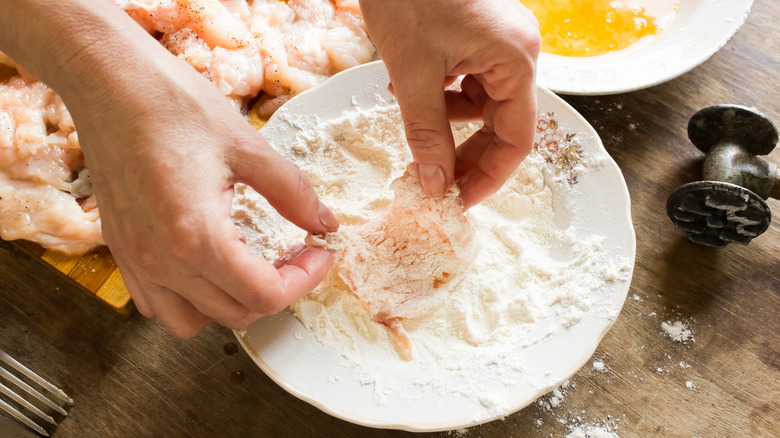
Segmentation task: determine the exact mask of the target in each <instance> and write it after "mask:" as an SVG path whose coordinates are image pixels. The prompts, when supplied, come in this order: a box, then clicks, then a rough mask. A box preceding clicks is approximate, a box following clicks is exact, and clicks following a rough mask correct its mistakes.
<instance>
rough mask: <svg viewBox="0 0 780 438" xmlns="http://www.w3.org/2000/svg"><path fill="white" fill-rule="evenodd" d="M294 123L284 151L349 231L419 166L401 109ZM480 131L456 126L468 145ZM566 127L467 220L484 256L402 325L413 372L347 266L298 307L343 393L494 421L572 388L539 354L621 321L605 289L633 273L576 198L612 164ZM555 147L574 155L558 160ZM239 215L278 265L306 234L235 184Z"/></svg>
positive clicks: (545, 129) (549, 129) (544, 135)
mask: <svg viewBox="0 0 780 438" xmlns="http://www.w3.org/2000/svg"><path fill="white" fill-rule="evenodd" d="M284 120H285V119H282V121H284ZM287 123H288V124H289V125H290V126H289V129H290V130H293V129H295V130H296V131H297V132H298V133H297V137H296V139H295V141H293V142H291V143H289V144H286V145H284V148H282V150H280V152H281V153H282V154H283V155H284V156H285V157H286V158H288V159H289V160H291V161H292V162H293V163H294V164H295V165H297V166H298V167H299V168H300V169H301V170H302V171H303V172H304V173H305V174H306V175H307V176H308V177H309V179H310V180H311V182H312V184H313V186H314V188H315V190H316V191H317V193H318V195H319V196H320V199H321V200H322V201H323V202H324V203H325V204H326V205H328V206H329V207H330V208H331V209H332V210H333V212H334V213H335V214H336V215H337V217H338V218H339V221H340V223H341V225H342V226H356V225H362V224H365V223H367V222H369V221H370V220H371V219H373V218H375V217H377V216H379V215H380V214H381V212H383V211H384V210H385V209H387V208H388V206H389V205H390V203H391V201H392V199H393V192H392V190H391V189H390V183H391V182H392V181H393V180H395V179H396V178H398V177H399V176H401V175H402V174H403V173H404V171H405V169H406V168H407V165H408V164H409V163H410V162H411V161H412V158H411V154H410V152H409V150H408V146H407V144H406V141H405V137H404V132H403V124H402V121H401V118H400V113H399V111H398V108H397V106H396V105H393V104H387V105H379V106H377V107H375V108H374V109H373V110H371V111H364V112H357V111H354V112H347V113H345V114H344V115H343V116H342V117H341V118H339V119H336V120H334V121H331V122H327V123H324V122H323V123H321V122H320V121H319V120H318V119H317V118H316V117H311V118H309V119H306V120H303V121H301V120H296V121H294V122H293V121H290V120H287ZM477 128H478V126H477V125H475V124H468V125H460V126H458V127H457V128H454V129H453V131H454V135H455V141H456V143H460V142H461V141H462V140H463V139H465V138H467V137H468V135H470V133H472V132H474V131H475V130H476V129H477ZM558 129H559V127H558V125H557V122H556V121H555V120H554V115H552V114H548V115H545V116H543V117H542V118H541V119H540V128H539V129H538V130H537V131H538V133H537V145H538V144H542V143H543V144H544V145H545V146H544V148H545V149H544V150H543V151H539V149H540V148H539V147H538V146H537V148H536V149H535V151H534V152H532V153H531V155H530V156H529V157H528V158H526V160H525V161H524V162H523V164H522V165H521V166H520V168H519V169H518V170H517V171H516V173H515V174H514V176H513V177H512V178H511V179H510V181H509V182H508V183H507V184H505V186H504V187H503V188H502V189H501V190H500V191H499V192H498V193H496V194H494V195H493V196H491V197H490V198H488V199H487V200H485V201H484V202H483V203H481V204H480V205H477V206H475V207H473V208H471V209H470V210H469V211H468V212H467V213H466V217H467V219H468V221H469V222H470V223H471V225H472V226H473V228H474V230H475V233H476V240H477V241H478V244H479V245H480V247H481V249H480V251H479V254H478V256H477V258H476V261H475V262H474V264H473V266H472V267H471V268H470V270H469V271H468V272H467V273H466V275H465V278H464V279H463V281H462V282H461V283H460V285H459V286H458V287H457V288H455V290H453V291H452V292H451V293H450V294H449V296H448V297H447V299H446V300H445V302H444V303H443V304H442V305H441V306H440V307H439V308H437V309H435V310H433V311H432V312H430V313H429V314H427V315H423V316H420V317H415V318H409V319H404V320H403V325H404V328H405V330H406V331H407V333H408V336H409V338H410V340H411V348H412V350H411V351H412V360H411V361H404V360H402V359H401V358H400V357H399V355H398V354H397V352H396V351H395V349H394V347H393V343H392V341H391V339H389V336H388V331H387V330H386V327H385V326H383V325H381V324H379V323H377V322H376V321H375V320H374V319H372V318H371V316H370V315H369V313H368V312H367V311H366V309H365V307H364V305H363V303H361V302H360V301H359V300H358V299H357V298H356V296H355V295H354V294H352V293H350V291H349V289H348V287H347V286H346V284H345V283H344V281H342V280H341V279H340V278H339V277H338V275H335V274H334V271H335V269H331V272H330V273H329V274H328V276H327V277H326V278H325V279H324V280H323V281H322V283H321V284H320V285H319V286H318V287H317V288H316V290H315V291H314V292H313V293H311V294H309V295H308V296H306V297H304V298H303V299H301V300H299V301H298V302H297V303H295V304H294V305H293V306H291V307H292V310H293V312H294V313H295V315H296V316H297V317H298V319H300V321H301V322H302V323H303V325H304V326H305V327H306V328H307V329H308V330H310V331H311V332H312V333H313V334H314V335H315V337H316V339H317V340H318V341H319V342H321V343H322V344H324V345H326V346H328V347H331V348H333V349H334V350H336V351H337V352H338V353H339V354H340V355H341V358H342V363H341V365H342V367H343V372H340V371H338V370H336V371H334V373H333V376H332V378H330V379H329V380H330V381H331V383H333V384H334V385H344V384H347V382H348V380H349V379H348V376H355V375H357V376H358V379H359V384H360V385H363V386H366V385H371V386H373V388H374V395H375V396H374V401H375V403H377V404H378V405H385V404H389V403H395V402H397V401H398V400H401V399H403V398H404V397H420V396H421V395H420V394H423V393H431V392H435V393H439V394H441V395H442V396H445V397H448V398H451V397H452V396H453V395H456V396H462V397H466V398H467V399H469V400H471V401H473V402H474V403H475V404H477V405H480V406H482V407H483V408H484V410H485V411H487V412H490V413H491V414H493V415H495V414H501V413H507V412H508V410H509V409H511V408H512V407H513V406H512V405H511V402H510V401H507V400H506V398H505V397H506V395H507V391H506V390H505V388H507V387H518V388H520V387H523V388H525V389H527V387H528V386H531V387H532V388H534V391H537V393H542V392H546V391H549V389H550V388H552V387H554V386H555V385H557V384H559V383H560V382H559V381H555V380H554V379H555V377H554V376H552V375H551V373H550V372H549V370H546V369H541V370H540V369H534V368H533V364H532V363H530V362H531V361H532V360H531V359H529V357H528V356H527V355H528V352H529V351H531V350H533V349H534V348H535V347H536V346H538V345H539V344H540V342H541V341H543V340H544V339H545V338H547V337H549V336H551V335H552V334H554V333H558V332H561V331H566V330H567V329H568V328H570V327H572V326H574V325H576V324H578V323H579V322H580V321H581V320H582V319H583V317H584V316H586V315H587V316H588V317H590V318H594V317H597V318H605V319H609V320H614V319H615V318H616V317H617V313H618V312H619V310H620V309H619V307H618V308H615V306H611V305H605V303H611V302H614V301H615V298H614V295H613V296H610V295H609V293H607V292H605V291H606V290H607V289H608V286H609V285H610V284H613V283H616V282H627V281H628V280H629V279H630V276H631V270H632V265H631V263H630V261H629V260H625V259H618V258H616V257H614V256H610V254H609V253H608V251H606V250H605V249H604V241H605V237H604V236H602V235H597V234H587V233H583V232H580V231H579V230H578V229H576V227H574V226H572V225H571V214H572V213H571V212H570V211H569V210H568V205H567V204H566V199H567V197H573V196H576V195H577V193H578V192H577V190H578V188H577V185H576V173H577V172H587V171H589V170H591V169H597V168H599V167H600V166H602V165H604V159H595V158H593V157H590V156H587V155H583V154H580V153H579V152H578V150H577V144H576V141H575V139H574V136H568V137H555V135H558V136H560V133H558V132H557V130H558ZM553 141H561V142H563V143H561V145H562V147H563V148H564V149H565V150H562V151H554V150H552V149H551V148H552V146H551V145H552V142H553ZM553 160H557V161H553ZM564 168H565V172H562V171H561V169H564ZM553 187H555V189H553ZM233 217H234V221H235V223H236V224H237V226H238V227H239V229H240V231H241V232H242V233H243V234H244V235H245V236H246V237H247V245H248V246H249V247H250V249H251V250H252V251H253V252H254V253H256V254H259V255H262V256H263V257H265V258H266V259H268V260H273V259H276V258H278V257H280V256H281V255H282V254H283V253H284V251H285V250H286V249H287V248H289V247H291V246H293V245H295V244H298V243H301V242H303V241H304V238H305V236H306V233H305V232H304V231H302V230H300V229H298V228H296V227H295V226H293V225H292V224H290V223H289V222H287V221H286V220H284V219H283V218H282V217H281V216H280V215H279V214H278V213H276V211H275V210H273V209H272V208H271V207H270V205H269V204H268V203H267V202H266V201H265V199H263V198H262V197H261V196H260V195H258V194H257V193H255V192H254V191H253V190H251V189H250V188H248V187H246V186H242V185H239V186H237V187H236V196H235V198H234V205H233ZM613 290H614V288H613ZM611 293H614V292H611ZM599 309H600V310H599ZM596 310H598V311H596ZM594 313H595V314H596V315H595V316H594ZM594 342H595V340H594ZM537 368H538V367H537ZM572 371H573V370H572ZM394 373H396V374H398V373H400V374H401V375H411V376H414V381H413V386H414V387H415V388H414V391H409V388H407V387H400V386H399V385H397V384H396V382H397V380H394V379H393V378H391V377H390V376H395V375H396V374H394ZM337 375H339V376H340V377H339V376H337ZM415 394H416V395H415Z"/></svg>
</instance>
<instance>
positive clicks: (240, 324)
mask: <svg viewBox="0 0 780 438" xmlns="http://www.w3.org/2000/svg"><path fill="white" fill-rule="evenodd" d="M258 316H259V315H258V314H257V313H255V312H252V311H251V310H249V309H248V308H246V307H244V308H243V309H241V310H239V312H238V313H236V314H234V315H231V316H230V317H228V318H225V319H223V320H221V321H219V323H220V324H222V325H224V326H225V327H227V328H229V329H233V330H242V329H245V328H246V327H247V326H248V325H249V324H251V323H253V322H254V321H255V320H256V319H257V317H258Z"/></svg>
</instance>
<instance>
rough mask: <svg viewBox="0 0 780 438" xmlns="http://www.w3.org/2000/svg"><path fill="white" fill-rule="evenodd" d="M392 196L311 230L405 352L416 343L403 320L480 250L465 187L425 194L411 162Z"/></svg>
mask: <svg viewBox="0 0 780 438" xmlns="http://www.w3.org/2000/svg"><path fill="white" fill-rule="evenodd" d="M391 188H392V189H393V191H394V192H395V199H394V200H393V202H392V203H391V204H390V206H389V208H388V209H387V211H386V212H385V213H384V214H382V215H381V216H380V217H378V218H376V219H374V220H372V221H371V222H368V223H366V224H363V225H359V226H354V227H349V226H344V227H342V228H341V230H340V231H339V232H338V233H334V234H329V235H325V236H322V235H310V236H309V237H308V238H307V243H308V244H310V245H312V246H320V247H326V248H329V249H331V250H333V251H334V253H335V256H336V262H335V269H337V270H338V271H337V272H338V275H339V277H341V279H342V280H344V282H345V283H346V284H347V286H348V287H349V288H350V290H351V291H352V293H354V294H355V295H356V296H357V297H358V298H359V299H360V300H361V302H362V303H363V305H364V306H365V308H366V310H367V311H368V313H369V314H370V315H371V316H372V317H373V318H374V319H375V320H376V321H378V322H381V323H382V324H384V325H385V326H387V327H388V329H389V330H390V332H391V334H392V336H391V337H392V338H394V339H393V340H394V342H395V344H396V349H397V350H398V351H399V354H400V355H401V357H402V358H404V359H407V360H409V359H410V358H411V345H410V342H409V339H408V336H407V335H406V333H405V332H404V330H403V327H402V325H401V320H402V319H405V318H416V317H420V316H423V315H426V314H428V313H430V312H432V311H433V310H435V309H436V308H438V307H439V306H440V305H441V304H442V303H444V301H445V300H446V298H447V295H448V294H449V293H450V292H451V291H452V290H453V289H454V288H455V287H456V286H457V285H458V284H459V283H460V282H461V281H462V280H463V278H464V277H465V275H466V274H467V272H468V270H469V268H470V267H471V265H472V264H473V263H474V260H475V259H476V257H477V252H478V248H477V244H476V241H475V239H474V230H473V229H472V227H471V224H469V222H468V220H467V219H466V217H465V216H464V211H463V203H462V201H461V199H460V196H459V194H460V191H459V190H458V188H457V186H455V185H453V186H452V187H450V189H449V190H448V191H447V193H446V194H445V196H444V197H442V198H438V199H434V198H429V197H427V196H425V194H423V191H422V188H421V187H420V184H419V182H418V178H417V173H416V172H415V170H414V166H413V165H412V166H409V168H408V169H407V171H406V173H405V174H404V175H403V176H402V177H401V178H398V179H397V180H395V181H393V183H392V184H391Z"/></svg>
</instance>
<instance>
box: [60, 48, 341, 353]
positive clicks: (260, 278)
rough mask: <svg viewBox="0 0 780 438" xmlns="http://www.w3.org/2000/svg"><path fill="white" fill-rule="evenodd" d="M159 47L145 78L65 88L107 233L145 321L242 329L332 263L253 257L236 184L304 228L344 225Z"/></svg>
mask: <svg viewBox="0 0 780 438" xmlns="http://www.w3.org/2000/svg"><path fill="white" fill-rule="evenodd" d="M150 40H151V38H150ZM151 44H154V45H150V46H149V47H147V48H146V51H145V54H144V55H143V57H144V58H143V61H144V64H145V65H144V69H143V70H142V71H141V73H140V74H136V73H134V72H133V71H132V69H133V68H134V67H128V69H129V70H130V71H127V70H125V71H123V72H122V73H116V74H112V75H111V76H110V77H101V78H93V81H92V83H93V85H96V86H97V87H98V90H95V91H94V92H93V96H92V97H89V98H84V99H77V98H74V97H73V96H72V93H71V92H67V93H66V95H67V97H69V98H70V99H69V100H66V104H68V105H69V109H70V110H71V113H72V114H73V117H74V120H75V122H76V126H77V129H78V134H79V140H80V142H81V145H82V148H83V150H84V153H85V158H86V161H87V166H88V168H89V169H90V174H91V179H92V180H93V182H94V188H95V191H96V195H97V200H98V206H99V208H100V214H101V218H102V219H101V220H102V224H103V225H102V226H103V234H104V238H105V241H106V243H107V244H108V246H109V248H110V249H111V253H112V255H113V256H114V258H115V260H116V262H117V265H118V267H119V269H120V272H121V273H122V277H123V279H124V282H125V284H126V286H127V289H128V291H129V292H130V294H131V295H132V297H133V300H134V302H135V304H136V306H137V308H138V310H139V311H140V312H141V313H142V314H143V315H145V316H147V317H156V318H157V319H159V320H160V321H161V322H162V324H163V325H164V326H165V328H166V329H167V330H168V331H169V332H171V333H172V334H174V335H176V336H179V337H191V336H194V335H195V334H197V333H198V332H199V331H200V330H201V329H202V328H203V327H205V326H206V325H207V324H209V323H210V322H211V321H212V320H215V321H217V322H219V323H221V324H222V325H225V326H227V327H229V328H234V329H242V328H245V327H246V326H247V325H248V324H249V323H251V322H252V321H254V320H255V319H257V318H258V317H260V316H262V315H265V314H271V313H275V312H278V311H280V310H282V309H284V308H285V307H286V306H287V305H289V304H290V303H291V302H293V301H294V300H296V299H298V298H299V297H301V296H303V295H305V294H306V293H308V292H310V291H311V290H312V289H313V288H314V287H315V286H316V285H317V284H318V283H319V281H320V280H321V279H322V277H323V276H324V275H325V274H326V272H327V270H328V268H329V267H330V264H331V263H332V256H331V255H330V254H329V252H328V251H325V250H322V249H314V248H312V249H308V250H306V251H303V252H300V253H297V254H295V256H294V257H292V258H291V260H289V262H288V263H287V264H285V265H282V266H279V268H278V269H277V268H275V267H274V266H273V265H272V264H271V263H269V262H268V261H266V260H263V259H262V258H260V257H257V256H255V255H253V254H251V253H250V252H249V250H248V249H247V247H246V245H245V244H244V242H243V241H242V237H241V236H240V234H239V232H238V231H237V229H236V227H235V226H234V224H233V222H232V220H231V218H230V210H231V199H232V196H233V185H234V184H235V183H238V182H243V183H247V184H249V185H251V186H252V187H254V188H255V189H256V190H257V191H258V192H259V193H260V194H262V195H263V196H264V197H265V198H266V199H268V201H269V202H270V203H271V204H272V205H273V206H274V207H275V208H276V209H277V210H278V211H279V212H280V213H281V214H282V215H283V216H285V217H286V218H287V219H288V220H290V221H292V222H293V223H295V224H296V225H298V226H299V227H301V228H303V229H305V230H308V231H311V232H321V233H322V232H331V231H335V230H336V229H337V228H338V222H337V220H336V218H335V216H334V215H333V213H331V212H330V210H328V209H327V207H325V206H324V205H323V204H321V203H320V201H319V200H318V198H317V196H316V194H315V192H314V190H313V188H312V186H311V185H310V183H309V181H308V179H307V178H306V177H305V176H303V175H302V174H301V173H300V172H299V171H298V169H297V168H295V167H294V166H293V165H292V164H291V163H289V162H288V161H286V160H285V159H284V158H283V157H281V155H279V154H278V153H277V152H276V151H275V150H274V149H273V148H272V147H271V146H270V145H269V144H268V143H267V142H266V141H265V139H264V138H263V137H262V136H261V135H260V134H259V133H258V132H257V131H256V130H255V129H254V128H252V127H251V126H250V125H249V124H248V123H247V122H246V120H244V119H243V118H242V117H241V116H240V114H239V113H238V112H237V111H236V110H235V109H234V108H233V107H232V105H231V104H230V103H229V101H228V100H227V99H226V98H225V97H224V96H223V95H221V94H220V93H219V92H218V91H217V89H216V88H215V87H214V86H213V85H212V84H211V83H209V82H208V81H207V80H206V79H204V78H203V77H202V76H200V75H199V74H198V73H197V72H195V71H194V70H193V69H192V68H191V67H189V66H188V65H186V64H185V63H184V62H182V61H180V60H178V59H176V58H175V57H173V56H172V55H170V54H169V53H167V52H166V51H165V49H164V48H162V47H161V46H159V44H157V43H156V42H154V41H152V43H151ZM157 48H159V50H157ZM131 62H137V59H134V61H131ZM101 89H102V90H103V91H102V92H101V91H100V90H101Z"/></svg>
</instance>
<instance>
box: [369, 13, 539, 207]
mask: <svg viewBox="0 0 780 438" xmlns="http://www.w3.org/2000/svg"><path fill="white" fill-rule="evenodd" d="M360 7H361V11H362V13H363V18H364V19H365V22H366V26H367V27H368V32H369V35H370V36H371V38H372V40H373V42H374V44H375V45H376V46H377V49H378V50H379V52H380V54H381V55H382V59H383V60H384V61H385V64H386V65H387V70H388V72H389V74H390V81H391V90H392V91H393V93H394V94H395V96H396V98H397V100H398V104H399V106H400V108H401V115H402V118H403V121H404V128H405V130H406V136H407V140H408V142H409V147H410V148H411V151H412V155H413V156H414V161H415V163H417V166H418V173H419V174H420V182H421V184H422V187H423V190H424V191H425V193H426V194H427V195H429V196H440V195H442V194H443V193H444V191H445V190H446V188H447V187H449V185H450V184H452V182H453V181H454V180H456V179H457V180H459V181H458V184H459V185H460V187H461V196H462V197H463V202H464V204H465V206H466V208H468V207H471V206H473V205H475V204H477V203H479V202H480V201H482V200H483V199H484V198H486V197H487V196H489V195H491V194H492V193H494V192H496V191H497V190H498V189H499V188H501V186H502V185H503V184H504V182H506V180H507V179H508V178H509V176H510V175H511V174H512V173H513V172H514V170H515V169H516V168H517V166H518V165H519V164H520V162H522V160H523V159H524V158H525V157H526V156H527V155H528V154H529V153H530V151H531V148H532V145H533V136H534V132H535V128H536V119H537V102H536V84H535V76H536V59H537V57H538V55H539V50H540V46H541V40H540V36H539V25H538V23H537V22H536V19H535V18H534V16H533V14H532V13H531V11H530V10H528V9H527V8H526V7H525V6H523V5H522V4H521V3H520V2H519V1H518V0H425V1H419V0H360ZM461 75H465V77H464V79H463V81H462V84H461V85H462V90H461V91H445V87H447V86H448V85H450V84H451V83H452V82H453V81H454V80H455V78H457V77H458V76H461ZM480 118H481V119H482V121H483V122H484V126H483V127H482V129H480V130H479V131H478V132H476V133H475V134H473V135H472V136H471V137H470V138H469V139H468V140H466V141H465V142H463V144H461V145H460V146H458V148H457V149H456V148H455V144H454V140H453V138H452V132H451V130H450V122H451V121H463V120H474V119H480Z"/></svg>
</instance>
